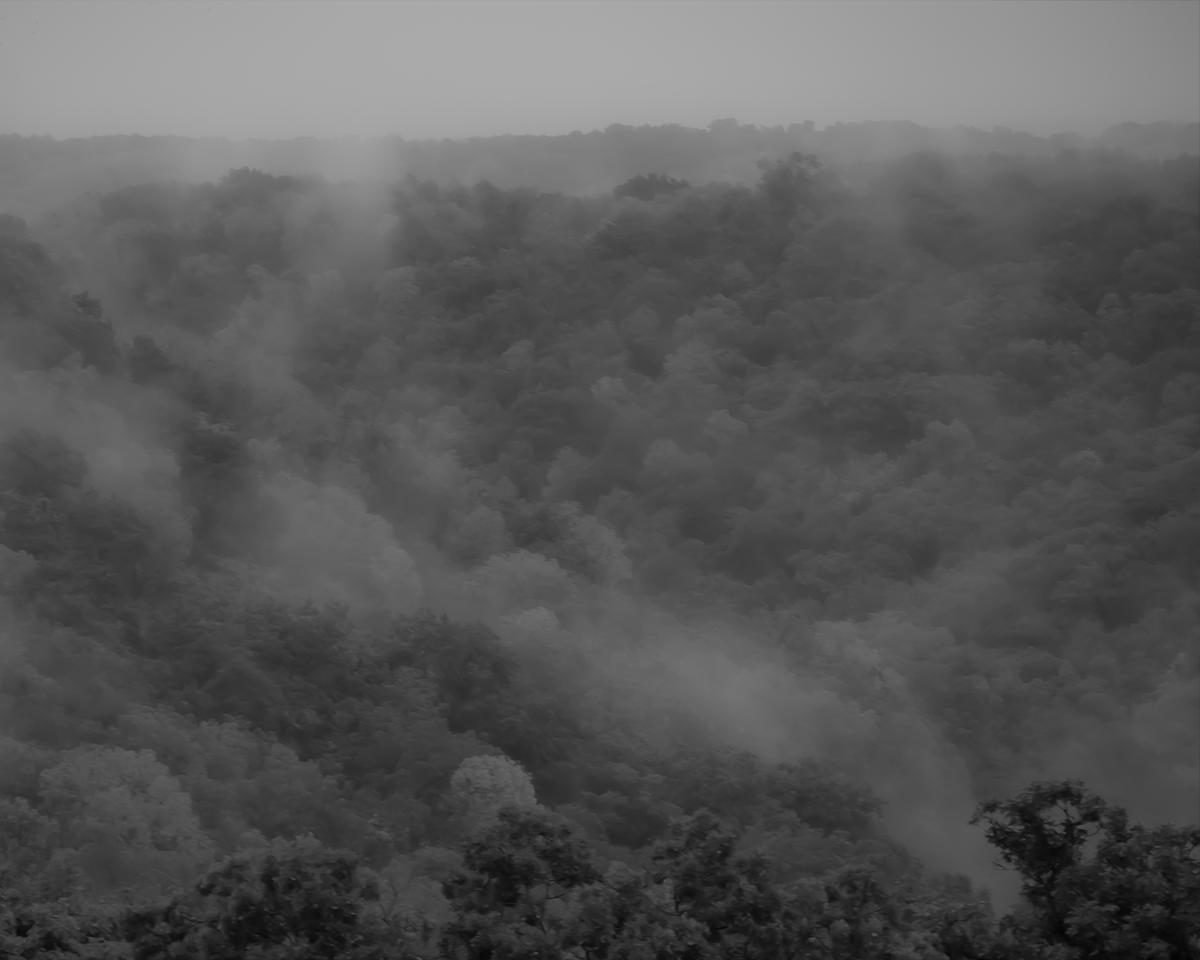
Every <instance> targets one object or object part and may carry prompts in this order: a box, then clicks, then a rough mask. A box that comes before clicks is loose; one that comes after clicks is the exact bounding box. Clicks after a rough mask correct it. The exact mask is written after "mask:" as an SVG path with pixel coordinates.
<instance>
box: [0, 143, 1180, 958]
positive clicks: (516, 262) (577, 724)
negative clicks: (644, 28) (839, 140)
mask: <svg viewBox="0 0 1200 960" xmlns="http://www.w3.org/2000/svg"><path fill="white" fill-rule="evenodd" d="M730 124H732V125H728V124H727V125H726V126H724V127H722V126H721V125H720V124H716V125H714V127H713V128H710V130H709V131H708V132H707V133H706V134H705V135H704V136H700V135H699V134H700V133H701V132H696V133H697V135H696V136H684V135H683V134H681V133H680V132H679V129H676V128H663V129H660V130H659V131H658V133H657V134H655V131H654V130H652V129H649V128H646V129H644V130H641V131H640V132H639V133H638V136H639V137H641V141H640V142H643V143H644V144H650V145H651V146H654V149H653V150H651V149H649V148H647V150H646V151H645V152H643V153H640V154H636V155H634V154H631V153H629V152H628V151H625V152H621V151H617V152H615V153H614V152H613V148H612V139H611V137H610V138H609V139H605V137H606V136H608V135H609V134H611V131H609V132H606V134H605V135H591V134H588V135H579V137H575V138H559V139H561V140H563V141H574V142H573V143H572V144H571V150H572V151H575V152H574V153H570V154H569V156H568V157H567V158H566V159H563V158H561V157H560V158H559V159H558V160H556V159H555V157H556V156H559V155H558V154H557V153H556V152H555V150H553V149H551V147H553V146H554V144H546V143H543V144H541V145H540V146H539V149H540V150H541V151H542V152H541V153H540V154H539V156H540V158H541V164H542V165H541V166H538V167H535V168H532V170H527V171H526V175H527V177H528V178H530V179H531V181H532V182H530V183H514V182H512V181H511V180H506V179H505V178H504V177H500V178H499V180H500V182H495V181H494V179H489V178H487V177H486V176H482V175H480V174H479V170H480V168H486V167H487V165H488V163H490V162H491V161H487V162H484V160H486V158H487V157H493V158H495V157H501V158H504V157H507V158H508V159H507V160H504V164H507V166H505V167H504V169H506V170H510V171H511V170H515V169H518V168H521V163H519V162H517V160H518V159H519V157H520V156H521V154H520V150H518V149H517V147H516V146H514V145H513V144H512V143H510V142H509V141H508V140H505V139H501V140H500V141H499V142H497V143H491V142H490V141H481V142H480V143H474V142H472V144H473V146H472V145H470V144H469V145H468V146H466V147H462V149H463V150H464V151H465V152H464V153H463V156H468V155H470V156H471V157H475V158H484V160H479V162H478V163H475V162H470V163H468V162H465V161H464V163H463V164H462V165H460V167H458V168H454V170H453V171H452V175H449V176H435V175H434V174H433V173H432V172H430V171H429V170H426V171H424V172H423V171H422V170H420V169H415V171H414V169H413V168H411V167H410V168H409V169H405V168H404V167H403V165H400V164H398V165H396V166H395V167H394V168H391V167H388V166H387V164H384V165H382V166H381V167H380V168H379V169H376V170H375V171H373V175H372V176H371V177H369V178H368V177H362V178H356V177H349V176H346V175H345V173H346V171H345V169H343V168H339V169H331V170H329V171H326V172H324V173H322V171H321V170H319V169H314V170H310V171H308V172H306V173H303V174H297V173H288V172H280V171H279V170H274V169H272V168H271V167H270V164H269V163H263V164H262V165H260V166H240V167H235V168H232V169H227V170H223V171H221V172H220V173H218V174H214V175H212V176H209V177H208V179H197V178H196V177H192V176H188V175H186V174H185V173H184V172H182V171H181V170H179V169H175V170H174V172H171V170H169V169H168V168H167V167H166V166H163V167H154V165H153V164H151V165H150V166H151V167H154V169H153V170H152V171H151V172H150V173H149V174H148V175H147V176H146V178H145V182H134V183H122V184H115V185H114V184H111V183H107V182H106V180H105V177H106V176H107V174H106V173H105V170H106V169H107V168H106V167H105V160H104V157H105V156H106V153H105V151H106V150H108V149H109V148H110V147H111V146H112V145H111V143H109V142H107V141H96V142H95V143H94V144H93V143H92V142H91V141H71V142H68V143H64V144H56V143H55V142H47V141H43V140H27V139H22V138H12V137H5V138H0V141H3V142H0V151H2V152H4V154H5V155H6V156H9V157H21V156H24V157H26V158H27V162H26V165H25V167H23V168H22V169H21V170H19V171H18V170H17V167H16V166H15V165H14V166H10V167H8V169H9V171H10V174H9V175H8V176H9V177H10V179H0V184H2V185H3V186H4V188H5V189H3V190H2V191H0V200H3V203H0V956H4V957H13V958H66V957H90V958H108V960H117V958H125V960H158V958H163V960H166V958H202V957H206V958H212V960H218V958H219V960H234V958H258V960H285V958H286V960H317V958H343V957H344V958H356V960H418V958H422V960H436V958H441V960H505V958H511V960H517V958H545V960H550V958H563V960H710V958H712V960H715V958H734V960H791V958H795V960H801V958H820V960H1186V958H1193V957H1200V812H1198V811H1200V647H1198V646H1197V643H1196V639H1197V637H1200V577H1198V573H1200V160H1198V157H1197V155H1196V154H1195V153H1194V152H1192V153H1183V152H1179V153H1172V152H1171V150H1170V149H1167V150H1165V151H1164V150H1162V149H1159V148H1158V147H1154V146H1153V144H1154V143H1159V144H1160V145H1161V143H1162V142H1167V141H1170V142H1171V143H1175V142H1177V140H1178V137H1176V139H1175V140H1172V139H1171V138H1170V137H1167V136H1166V135H1165V134H1163V131H1161V130H1160V131H1158V133H1159V134H1163V135H1162V136H1160V137H1159V140H1158V141H1155V139H1154V136H1153V135H1152V134H1153V133H1154V131H1152V130H1148V131H1144V133H1145V134H1146V137H1145V142H1149V143H1151V146H1152V148H1147V149H1145V150H1138V149H1133V148H1128V146H1129V143H1128V142H1132V141H1136V134H1137V132H1138V131H1137V130H1129V129H1126V130H1124V131H1123V132H1122V131H1118V132H1117V134H1114V135H1113V136H1112V137H1111V138H1110V140H1109V142H1107V143H1106V144H1088V143H1073V142H1062V141H1052V140H1047V141H1041V142H1040V143H1039V144H1035V146H1036V147H1037V148H1036V149H1033V148H1030V149H1022V148H1020V144H1021V143H1024V141H1023V140H1022V139H1021V137H1020V135H1017V134H1012V133H1011V131H1010V132H1009V135H1008V136H1006V137H1000V138H999V140H996V139H995V138H993V139H988V138H983V139H982V140H981V141H979V143H980V146H979V147H978V149H976V148H975V147H973V146H972V144H974V143H975V142H976V141H970V142H968V143H966V145H965V146H963V145H962V144H960V145H959V148H956V149H949V148H948V147H946V145H945V144H938V143H934V144H932V146H930V145H929V144H926V143H924V142H918V143H916V144H911V143H909V141H906V140H904V139H903V138H901V139H900V141H899V144H900V146H901V147H903V149H899V148H897V149H893V150H891V151H890V152H889V151H883V152H876V153H874V154H872V158H871V159H870V162H866V161H863V160H862V159H861V158H860V159H859V160H854V159H852V158H851V155H853V154H854V150H852V149H850V150H846V151H844V152H845V153H846V154H847V156H838V155H837V151H833V152H832V153H830V152H828V151H822V150H818V149H815V148H814V149H813V150H812V151H805V150H796V149H792V146H793V144H791V143H789V142H784V140H786V138H783V140H781V139H780V136H782V135H780V136H776V137H775V138H774V139H772V135H771V134H770V131H766V132H761V131H760V134H761V135H758V134H756V136H758V140H755V141H753V144H752V145H751V146H750V147H747V146H746V143H747V142H749V141H748V140H747V138H749V137H750V133H749V132H747V131H751V132H753V131H752V129H751V128H747V127H741V126H739V125H738V124H736V123H733V122H732V121H731V122H730ZM629 129H632V128H629ZM680 129H681V128H680ZM722 131H724V134H723V133H722ZM685 132H686V131H685ZM808 132H809V133H811V131H808ZM1193 132H1194V131H1193ZM617 133H618V134H619V135H622V136H628V135H629V134H628V131H626V133H625V134H622V133H621V131H617ZM1175 133H1176V134H1178V133H1179V131H1175ZM1185 133H1188V135H1189V136H1190V132H1187V131H1185ZM792 134H795V135H796V136H802V135H804V134H805V131H804V130H800V131H799V132H797V131H792ZM656 136H657V137H658V139H655V137H656ZM1122 136H1123V137H1124V138H1125V141H1127V142H1120V141H1121V137H1122ZM580 137H581V138H582V140H580ZM739 138H741V139H739ZM918 139H919V138H918ZM1184 139H1185V140H1186V139H1187V137H1186V136H1185V137H1184ZM816 142H817V145H818V146H820V145H821V144H825V145H826V146H828V144H829V143H830V142H832V141H821V140H820V138H819V137H818V138H817V141H816ZM731 143H732V144H735V147H736V149H735V147H731V146H729V144H731ZM89 144H91V145H89ZM722 144H724V146H722ZM1014 144H1015V145H1014ZM606 145H607V146H606ZM739 145H740V146H739ZM518 146H519V145H518ZM443 147H444V150H451V147H450V146H445V145H443ZM468 147H470V149H474V150H475V151H476V152H475V153H473V154H471V153H470V149H468ZM777 147H778V148H779V149H776V148H777ZM485 148H486V149H485ZM177 149H179V144H173V143H171V142H163V143H157V142H156V141H153V140H148V141H145V142H144V143H142V144H140V145H139V146H138V150H144V151H145V152H146V153H145V155H146V156H152V155H156V154H155V151H156V150H157V151H159V153H161V154H162V155H166V154H169V153H171V151H174V150H177ZM431 149H432V148H431ZM455 149H457V148H455ZM90 150H92V151H94V153H92V154H91V155H89V151H90ZM488 150H491V151H492V152H491V153H488ZM564 150H565V148H564ZM722 150H725V151H726V152H725V153H722V152H721V151H722ZM56 151H61V152H59V153H56ZM589 151H591V152H589ZM672 151H673V152H672ZM705 151H709V152H705ZM729 151H734V152H736V153H737V156H738V157H739V158H740V159H739V160H738V164H739V165H735V166H737V169H736V170H734V169H733V168H732V167H731V166H730V163H729V161H728V157H729ZM738 151H740V152H738ZM313 155H314V156H315V154H313ZM446 155H448V154H446ZM564 155H565V154H564ZM39 156H40V157H42V159H41V160H37V159H36V158H37V157H39ZM52 156H59V157H62V158H67V159H64V160H62V162H60V163H58V164H57V165H56V164H55V163H51V162H49V161H50V159H51V158H52ZM89 156H90V157H91V161H94V162H89ZM72 158H73V159H72ZM513 158H517V159H513ZM588 158H590V160H589V159H588ZM614 158H616V159H614ZM497 162H499V161H497ZM589 162H590V164H591V166H588V163H589ZM556 163H557V164H558V166H556ZM318 166H319V164H318ZM502 166H503V164H502ZM747 167H748V168H749V169H750V170H751V172H750V173H748V174H747V173H746V172H745V171H746V168H747ZM123 169H127V168H123ZM80 170H87V171H89V172H88V173H87V174H86V175H82V174H81V175H80V176H78V177H77V176H76V172H77V171H80ZM567 170H569V171H571V172H570V173H569V174H568V173H565V172H563V171H567ZM618 170H619V171H620V173H621V175H622V177H623V179H622V180H620V182H615V183H612V182H610V181H612V180H613V177H612V174H613V172H614V171H618ZM14 171H16V172H14ZM464 171H465V172H464ZM556 171H557V172H556ZM581 171H582V172H581ZM193 172H194V171H193ZM205 176H208V175H207V174H205ZM539 178H540V179H539ZM606 178H607V179H606ZM585 180H586V181H587V182H586V183H585V182H584V181H585ZM597 183H604V184H606V186H605V188H604V189H593V188H594V187H595V185H596V184H597ZM13 184H17V185H20V187H21V188H20V189H11V188H12V186H13ZM585 186H586V187H588V189H584V187H585ZM25 187H29V191H28V192H27V191H26V190H25ZM5 211H7V212H5Z"/></svg>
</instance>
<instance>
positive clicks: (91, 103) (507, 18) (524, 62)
mask: <svg viewBox="0 0 1200 960" xmlns="http://www.w3.org/2000/svg"><path fill="white" fill-rule="evenodd" d="M722 117H734V118H736V119H738V120H740V121H742V122H743V123H759V124H777V123H782V124H787V123H793V122H801V121H805V120H812V121H815V122H816V123H817V124H818V125H819V126H824V125H826V124H829V123H835V122H855V121H863V120H909V121H914V122H917V123H923V124H928V125H932V126H952V125H957V124H967V125H971V126H979V127H985V128H991V127H993V126H1008V127H1013V128H1015V129H1023V130H1029V131H1032V132H1035V133H1052V132H1056V131H1067V130H1070V131H1075V132H1079V133H1084V134H1092V133H1098V132H1100V131H1101V130H1103V129H1104V128H1105V127H1107V126H1109V125H1111V124H1113V123H1118V122H1122V121H1127V120H1132V121H1140V122H1149V121H1155V120H1169V121H1176V122H1179V121H1183V122H1188V121H1191V122H1196V121H1200V0H1179V2H1172V0H1133V2H1123V0H1099V2H1092V0H937V2H926V0H836V2H821V0H708V2H689V0H636V2H634V0H603V2H600V0H522V2H516V0H440V2H419V0H373V2H357V0H341V2H318V0H290V2H274V0H190V2H189V0H158V2H118V0H88V2H67V0H34V2H27V0H0V133H19V134H41V135H45V134H48V135H51V136H57V137H75V136H92V135H98V134H110V133H138V134H143V135H153V134H177V135H184V136H222V137H231V138H248V137H264V138H288V137H297V136H314V137H332V136H378V135H391V134H399V135H401V136H405V137H410V138H427V137H434V138H436V137H456V138H457V137H465V136H489V135H494V134H501V133H542V134H558V133H569V132H571V131H572V130H576V129H578V130H585V131H586V130H593V129H603V128H604V127H606V126H608V125H610V124H613V123H627V124H633V125H638V124H658V123H680V124H684V125H687V126H707V124H708V123H709V122H710V121H712V120H714V119H717V118H722Z"/></svg>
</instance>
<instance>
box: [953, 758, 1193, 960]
mask: <svg viewBox="0 0 1200 960" xmlns="http://www.w3.org/2000/svg"><path fill="white" fill-rule="evenodd" d="M972 822H973V823H983V824H985V826H986V832H987V838H988V840H989V842H991V844H992V845H993V846H995V847H996V848H997V849H998V850H999V851H1000V858H1001V861H1002V862H1003V863H1005V864H1007V865H1008V866H1010V867H1013V868H1015V869H1016V870H1017V871H1019V872H1020V874H1021V877H1022V883H1021V893H1022V895H1023V896H1024V898H1025V900H1026V902H1027V903H1028V904H1029V906H1030V908H1031V915H1030V916H1029V918H1028V919H1027V920H1026V919H1024V918H1020V917H1018V918H1017V920H1016V926H1017V929H1018V930H1019V931H1022V932H1024V933H1026V934H1027V935H1029V936H1031V937H1032V938H1034V939H1035V941H1037V942H1041V943H1045V944H1047V945H1050V946H1064V947H1068V948H1071V949H1073V950H1075V951H1078V952H1077V953H1076V954H1072V956H1079V957H1096V958H1104V960H1108V958H1111V960H1118V958H1122V960H1125V958H1128V960H1134V958H1137V960H1151V958H1170V960H1185V958H1189V957H1194V956H1197V955H1198V954H1200V828H1194V827H1193V828H1178V827H1159V828H1156V829H1147V828H1145V827H1142V826H1139V825H1133V824H1130V823H1129V819H1128V815H1127V814H1126V813H1125V811H1124V810H1123V809H1121V808H1120V807H1114V806H1111V805H1109V804H1107V803H1105V802H1104V801H1103V800H1102V799H1100V798H1099V797H1097V796H1095V795H1094V794H1092V793H1090V792H1089V791H1088V790H1087V789H1086V788H1085V787H1084V786H1083V784H1082V783H1080V782H1079V781H1075V780H1067V781H1062V782H1059V783H1046V782H1039V783H1035V784H1033V785H1032V786H1030V787H1029V788H1028V789H1026V790H1024V791H1022V792H1021V793H1020V794H1018V795H1017V796H1016V797H1014V798H1013V799H1010V800H1006V801H990V802H988V803H985V804H982V805H981V806H980V808H979V810H978V811H977V812H976V815H975V817H974V818H973V820H972Z"/></svg>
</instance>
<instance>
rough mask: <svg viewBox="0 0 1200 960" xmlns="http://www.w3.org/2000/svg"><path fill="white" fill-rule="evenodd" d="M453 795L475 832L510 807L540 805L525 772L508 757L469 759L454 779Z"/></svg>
mask: <svg viewBox="0 0 1200 960" xmlns="http://www.w3.org/2000/svg"><path fill="white" fill-rule="evenodd" d="M450 795H451V798H452V800H453V802H454V805H455V807H456V808H457V809H458V811H459V813H460V815H461V816H462V817H463V820H464V822H465V823H466V824H467V826H468V828H469V829H471V830H478V829H480V828H481V827H484V826H487V825H488V824H490V823H493V822H494V821H495V819H496V817H497V816H498V815H499V813H500V811H501V810H503V809H505V808H506V807H516V808H518V809H529V808H533V807H536V806H537V805H538V802H537V795H536V793H535V792H534V789H533V781H532V780H531V779H530V778H529V774H528V773H527V772H526V770H525V768H524V767H522V766H521V765H520V764H519V763H517V762H516V761H514V760H510V759H509V758H508V757H505V756H477V757H468V758H467V759H466V760H464V761H463V762H462V763H460V764H459V765H458V769H457V770H455V771H454V773H453V774H452V775H451V777H450Z"/></svg>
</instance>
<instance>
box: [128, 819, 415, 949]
mask: <svg viewBox="0 0 1200 960" xmlns="http://www.w3.org/2000/svg"><path fill="white" fill-rule="evenodd" d="M377 899H378V891H377V889H376V886H375V884H374V882H373V881H372V880H371V879H370V878H369V877H367V876H366V875H365V874H364V873H363V872H362V871H361V870H360V869H359V864H358V860H357V858H356V857H354V856H352V855H350V854H348V853H345V852H341V851H336V850H330V849H327V848H325V847H322V846H321V845H320V844H318V843H316V842H315V841H313V840H298V841H294V842H290V843H280V844H276V845H275V846H274V847H272V848H271V849H270V850H269V851H266V852H265V853H262V854H250V855H241V856H237V857H234V858H232V859H230V860H228V861H226V862H225V863H224V864H222V865H221V866H219V867H217V868H216V869H214V870H213V871H212V872H211V873H209V874H208V875H207V876H206V877H205V878H204V879H203V880H201V881H200V883H198V884H197V885H196V887H195V889H194V891H192V892H190V893H187V894H183V895H181V896H178V897H176V898H175V899H174V900H172V901H171V902H170V903H169V904H167V905H166V906H165V907H162V908H158V909H153V910H145V911H139V912H134V913H131V914H130V915H129V917H128V919H127V921H126V938H127V940H128V942H129V943H130V944H131V945H132V948H133V956H134V958H135V960H159V958H164V960H166V958H179V960H183V958H187V957H197V956H204V957H209V958H211V960H235V958H243V957H245V958H249V957H254V958H258V960H328V958H332V957H337V958H344V960H385V958H387V960H400V958H402V957H403V956H405V953H404V951H403V949H402V946H401V945H400V944H397V943H395V942H394V941H392V938H391V936H390V935H389V933H388V931H387V930H386V929H385V928H383V926H382V924H380V923H379V922H378V920H377V918H376V917H375V915H374V914H373V913H372V912H371V910H370V905H371V904H372V903H373V902H374V901H375V900H377Z"/></svg>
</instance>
